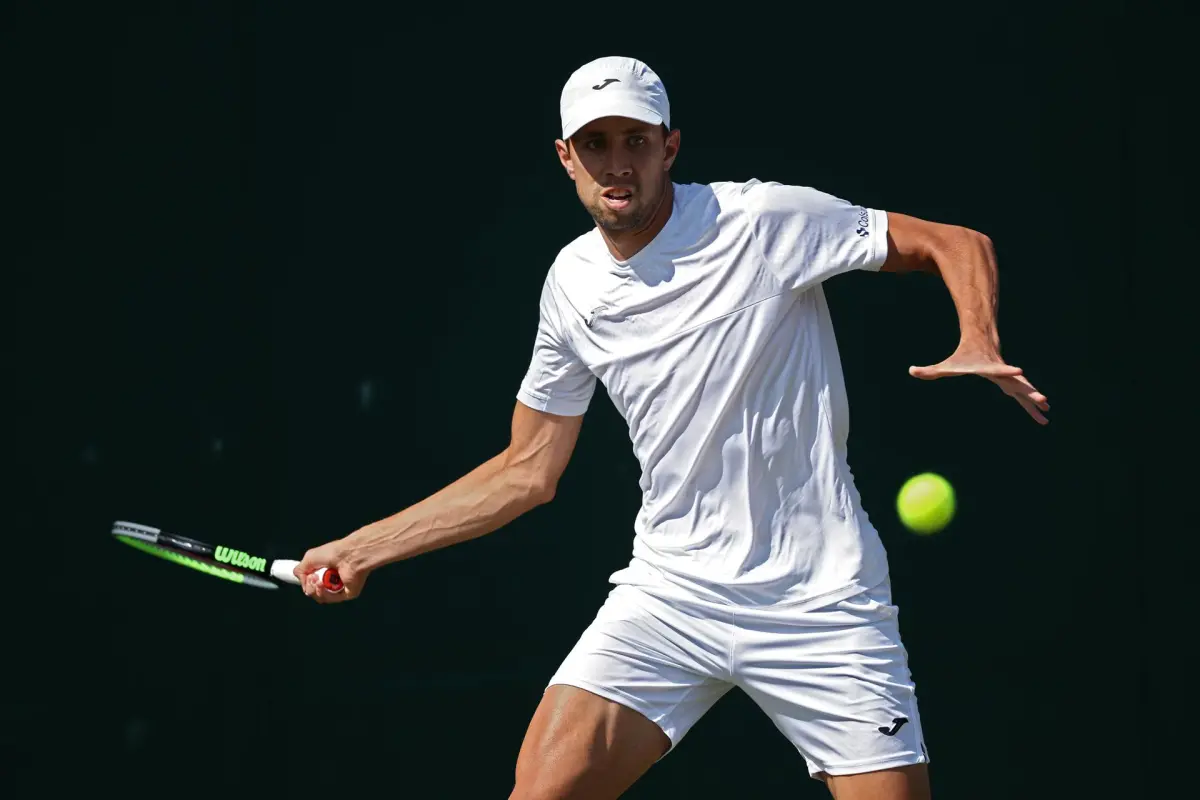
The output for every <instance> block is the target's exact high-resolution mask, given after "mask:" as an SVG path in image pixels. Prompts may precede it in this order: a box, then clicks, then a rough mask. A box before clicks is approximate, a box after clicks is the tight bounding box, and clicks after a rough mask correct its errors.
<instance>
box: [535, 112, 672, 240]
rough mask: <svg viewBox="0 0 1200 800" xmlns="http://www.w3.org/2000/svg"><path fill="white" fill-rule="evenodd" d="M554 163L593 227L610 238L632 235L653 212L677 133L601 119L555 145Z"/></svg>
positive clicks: (620, 119) (662, 191)
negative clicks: (568, 180)
mask: <svg viewBox="0 0 1200 800" xmlns="http://www.w3.org/2000/svg"><path fill="white" fill-rule="evenodd" d="M557 147H558V155H559V160H560V161H562V165H563V167H564V168H565V169H566V170H567V174H568V175H570V176H571V179H572V180H574V181H575V191H576V192H577V193H578V194H579V199H580V201H581V202H582V203H583V206H584V208H586V209H587V210H588V213H589V214H591V215H592V218H593V219H594V220H595V221H596V224H597V225H598V226H600V227H601V228H602V229H604V230H606V231H608V232H610V233H618V232H623V231H636V230H639V229H641V228H642V227H644V226H645V225H646V224H647V223H648V222H649V221H650V220H651V218H653V216H654V212H655V211H657V210H658V207H659V204H660V203H661V202H662V199H663V196H664V194H665V192H666V184H667V181H668V180H669V178H668V171H669V170H670V168H671V164H672V163H674V161H675V156H676V154H677V152H678V150H679V132H678V131H673V132H672V133H671V134H670V135H669V136H666V135H665V134H664V132H663V128H662V126H660V125H649V124H647V123H645V122H638V121H636V120H631V119H626V118H624V117H605V118H604V119H598V120H596V121H595V122H591V123H589V124H587V125H585V126H584V127H582V128H580V129H579V130H578V131H577V132H576V133H575V135H574V136H572V137H571V140H570V142H569V143H567V142H563V141H561V140H560V141H559V142H558V143H557Z"/></svg>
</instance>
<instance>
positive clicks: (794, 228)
mask: <svg viewBox="0 0 1200 800" xmlns="http://www.w3.org/2000/svg"><path fill="white" fill-rule="evenodd" d="M561 118H562V138H561V139H559V140H558V141H557V142H556V148H557V153H558V158H559V161H560V162H561V164H562V167H563V169H564V170H565V171H566V174H567V176H568V177H569V178H570V179H571V180H572V181H573V182H574V184H575V190H576V193H577V194H578V195H579V199H580V201H581V202H582V203H583V205H584V207H585V208H586V209H587V211H588V212H589V213H590V214H591V216H592V218H593V219H594V220H595V226H594V227H593V228H591V229H590V230H588V231H587V232H586V233H584V234H583V235H581V236H579V237H578V238H577V239H575V240H574V241H572V242H570V243H569V244H568V245H567V246H566V247H564V248H563V249H562V250H561V252H560V253H559V254H558V257H557V258H556V259H555V261H554V263H553V264H552V265H551V266H550V268H549V270H548V274H547V276H546V279H545V283H544V286H543V288H542V291H541V298H540V324H539V326H538V328H537V333H536V338H535V341H534V344H533V352H532V358H531V363H530V365H529V369H528V372H527V373H526V374H525V376H524V379H523V381H522V382H521V383H520V386H519V390H518V391H517V393H516V395H517V396H516V400H517V402H516V408H515V411H514V414H513V418H512V431H511V442H510V444H509V445H508V447H507V449H505V450H504V451H503V452H502V453H499V454H498V455H496V456H495V457H494V458H492V459H491V460H489V461H487V462H485V463H484V464H482V465H481V466H479V467H478V468H477V469H475V470H474V471H472V472H470V473H469V474H467V475H466V476H464V477H462V478H461V479H459V480H458V481H456V482H454V483H453V484H451V485H450V486H448V487H446V488H445V489H443V490H441V491H439V492H438V493H436V494H434V495H433V496H431V497H429V498H428V499H426V500H423V501H422V502H420V503H418V504H416V505H414V506H412V507H410V508H408V509H406V510H403V511H401V512H399V513H397V514H395V515H393V516H391V517H388V518H386V519H383V520H380V521H379V522H376V523H373V524H371V525H368V526H366V527H364V528H362V529H360V530H358V531H356V532H354V533H352V534H351V535H349V536H347V537H345V538H342V539H340V540H336V541H333V542H331V543H329V544H326V545H323V546H321V547H317V548H315V549H313V550H311V551H309V552H308V553H307V554H306V555H305V557H304V559H303V561H302V562H301V564H300V565H299V566H298V567H297V569H296V572H297V576H298V577H300V578H301V579H302V580H304V577H305V576H306V575H308V573H310V572H312V571H313V570H314V569H316V568H317V567H320V566H333V567H336V568H337V569H338V570H340V571H341V576H342V579H343V581H344V582H345V591H344V592H343V593H340V594H336V595H334V594H329V593H327V592H324V591H323V590H321V589H320V588H319V587H318V586H317V585H316V584H315V582H314V581H312V580H311V579H310V580H308V581H306V582H305V592H306V593H307V594H308V595H309V596H310V597H312V598H313V599H314V600H316V601H317V602H322V603H325V602H341V601H344V600H349V599H352V598H354V597H358V596H359V595H360V594H361V592H362V590H363V586H364V585H365V583H366V581H367V576H368V575H369V574H370V573H371V572H372V571H373V570H375V569H378V568H379V567H381V566H383V565H386V564H389V563H392V562H396V561H399V560H402V559H407V558H412V557H413V556H416V555H418V554H421V553H424V552H428V551H430V550H434V549H436V548H441V547H446V546H448V545H451V544H455V543H458V542H463V541H466V540H469V539H472V538H475V537H478V536H481V535H484V534H486V533H489V532H491V531H494V530H496V529H497V528H500V527H501V526H503V525H505V524H506V523H508V522H510V521H511V520H513V519H514V518H516V517H517V516H519V515H521V514H524V513H526V512H528V511H530V510H531V509H533V508H535V507H536V506H538V505H540V504H543V503H547V502H549V501H550V500H551V499H552V498H553V497H554V493H555V487H556V485H557V483H558V481H559V478H560V476H561V475H562V474H563V471H564V469H565V468H566V466H567V462H568V460H569V459H570V457H571V453H572V450H573V449H574V447H575V444H576V437H577V436H578V434H579V430H580V425H581V423H582V420H583V416H584V412H585V411H586V410H587V408H588V405H589V403H590V401H591V399H592V396H593V392H594V390H595V388H596V385H597V383H599V384H601V385H602V386H603V387H604V388H605V389H606V390H607V392H608V395H609V397H610V398H611V400H612V402H613V403H614V404H615V405H616V408H617V409H618V410H619V411H620V413H621V414H622V415H623V417H624V418H625V420H626V421H627V423H628V426H629V436H630V439H631V441H632V444H633V450H634V453H635V454H636V456H637V458H638V460H639V463H640V465H641V469H642V473H641V481H640V486H641V491H642V506H641V509H640V511H639V513H638V515H637V517H636V520H635V521H634V525H633V527H634V536H633V552H632V558H631V560H630V562H629V564H628V565H627V566H626V567H624V568H623V569H621V570H620V571H618V572H617V573H615V574H614V575H613V576H612V577H611V581H612V583H613V584H614V585H613V588H612V589H611V591H610V594H609V596H608V599H607V601H606V602H605V603H604V604H603V606H602V607H601V608H600V609H599V612H598V614H597V616H596V617H595V620H594V621H593V622H592V624H591V625H590V626H589V627H588V628H587V629H586V630H585V631H584V632H583V633H582V636H581V637H580V638H579V640H578V643H577V644H576V645H575V647H574V648H573V649H572V650H571V652H570V653H568V654H567V655H566V657H565V660H564V661H563V662H562V664H561V666H560V668H559V669H558V671H557V672H556V674H554V675H553V677H552V678H551V679H550V681H549V684H548V686H547V687H546V691H545V693H544V695H543V698H542V700H541V703H540V705H539V706H538V708H537V710H536V711H535V712H534V714H533V718H532V721H531V723H530V725H529V728H528V731H527V734H526V738H525V740H524V743H523V745H522V747H521V750H520V754H519V756H518V758H517V762H516V774H515V785H514V789H513V792H512V795H511V797H512V798H514V799H516V798H520V800H531V798H584V797H586V798H601V797H616V796H618V795H620V794H621V793H623V792H624V791H625V790H627V789H628V788H629V787H630V786H631V785H633V784H634V782H635V781H636V780H637V779H638V778H639V776H641V775H642V774H643V773H644V772H646V770H648V769H649V768H650V767H651V766H652V765H653V764H654V763H655V762H657V761H658V760H659V759H661V758H663V757H664V756H666V755H667V754H668V753H669V752H670V751H671V750H672V749H673V748H675V747H677V746H678V745H679V743H680V741H681V740H682V739H683V738H684V736H685V735H686V734H687V732H688V731H689V730H690V729H691V728H692V726H693V725H695V724H696V723H697V722H698V721H699V720H700V718H701V717H702V716H703V715H704V714H705V712H706V711H707V710H708V709H709V708H711V707H712V706H713V704H714V703H716V702H717V701H718V700H719V699H720V698H721V697H722V696H723V695H724V694H725V693H726V692H728V691H729V690H730V689H732V688H733V687H739V688H740V689H742V690H743V691H745V692H746V693H747V694H748V695H749V697H750V698H752V699H753V701H754V702H755V703H756V704H757V705H758V706H759V707H760V708H761V709H762V711H763V712H764V714H765V715H766V716H767V717H768V718H769V719H770V720H771V722H773V723H774V724H775V726H776V727H777V729H778V730H779V731H780V733H781V734H782V735H783V736H785V737H787V739H788V740H789V741H790V742H791V743H792V744H793V745H794V746H795V748H796V750H797V751H798V752H799V753H800V755H801V756H802V757H803V759H804V761H805V762H806V766H807V769H808V772H809V774H810V775H811V776H812V777H814V778H816V779H818V780H822V781H824V782H825V784H826V786H827V787H828V789H829V791H830V793H831V794H832V795H833V796H834V797H835V798H837V800H860V799H862V798H873V799H874V800H880V799H883V798H887V799H888V800H908V799H910V798H927V797H929V795H930V789H929V782H928V773H927V765H928V762H929V751H928V749H927V747H926V743H925V737H924V733H923V730H922V727H921V716H920V712H919V710H918V707H917V697H916V692H915V688H914V682H913V678H912V675H911V674H910V671H909V667H908V663H907V654H906V651H905V648H904V645H903V643H902V641H901V636H900V631H899V627H898V621H897V609H896V607H895V605H894V604H893V603H892V598H891V593H890V584H889V573H888V564H887V557H886V554H885V551H884V548H883V546H882V544H881V541H880V538H879V536H878V534H877V532H876V530H875V529H874V528H873V527H872V525H871V523H870V521H869V520H868V518H867V515H866V514H865V513H864V511H863V508H862V504H861V501H860V497H859V494H858V491H857V490H856V488H855V484H854V480H853V477H852V475H851V473H850V469H849V467H848V465H847V455H846V442H847V432H848V424H849V421H848V414H847V400H846V395H845V388H844V385H843V378H842V372H841V367H840V362H839V355H838V348H837V345H836V343H835V341H834V330H833V326H832V323H831V321H830V315H829V309H828V307H827V305H826V301H825V297H824V295H823V292H822V286H821V285H822V282H823V281H825V280H827V279H829V278H832V277H834V276H836V275H839V274H842V273H846V272H849V271H851V270H866V271H878V270H884V271H897V272H902V271H912V270H923V271H929V272H932V273H935V274H937V275H939V276H940V278H941V279H942V280H943V281H944V283H945V286H946V288H947V290H948V291H949V293H950V296H951V297H952V298H953V302H954V305H955V307H956V309H957V315H958V321H959V327H960V340H959V344H958V347H957V348H956V350H955V351H954V352H953V353H952V354H951V355H950V357H949V358H947V359H946V360H945V361H942V362H941V363H940V364H936V365H933V366H927V367H912V368H911V369H910V373H911V374H912V375H913V376H914V377H916V378H922V379H937V378H943V377H947V376H955V375H977V376H982V377H984V378H986V379H988V380H990V381H992V382H993V383H994V384H996V385H997V386H998V387H999V388H1000V389H1001V390H1003V391H1004V392H1005V393H1006V394H1008V395H1009V396H1011V397H1012V398H1013V399H1015V401H1016V402H1017V403H1019V404H1020V406H1021V407H1022V408H1023V409H1024V410H1025V411H1026V412H1028V414H1029V415H1030V416H1031V417H1032V418H1033V419H1035V420H1036V421H1037V422H1038V423H1042V424H1044V423H1046V421H1047V420H1046V417H1045V416H1044V414H1043V413H1042V412H1045V411H1048V410H1049V406H1048V404H1047V402H1046V397H1045V396H1044V395H1042V394H1041V393H1040V392H1038V391H1037V390H1036V389H1034V388H1033V386H1031V385H1030V383H1029V382H1028V381H1027V380H1026V379H1025V378H1024V376H1023V375H1022V371H1021V370H1020V369H1018V368H1016V367H1013V366H1010V365H1008V364H1006V363H1005V362H1004V360H1003V359H1002V358H1001V356H1000V340H999V337H998V334H997V328H996V258H995V254H994V252H993V249H992V245H991V242H990V241H989V240H988V238H987V237H986V236H984V235H982V234H980V233H977V232H975V231H972V230H967V229H964V228H961V227H955V226H951V225H944V224H937V223H933V222H927V221H923V220H920V219H915V218H913V217H910V216H905V215H903V214H896V213H891V212H885V211H880V210H876V209H873V208H864V207H860V206H856V205H853V204H852V203H849V202H847V201H844V200H841V199H839V198H837V197H833V196H831V195H829V194H825V193H823V192H821V191H819V190H817V189H814V188H808V187H803V186H790V185H782V184H779V183H775V182H765V181H759V180H747V181H745V182H728V183H712V184H707V185H699V184H687V185H683V184H677V183H674V182H673V181H672V180H671V178H670V170H671V166H672V164H674V162H675V159H676V158H677V157H678V155H679V149H680V134H679V131H678V130H672V129H671V128H670V106H669V103H668V100H667V94H666V91H665V89H664V86H663V84H662V82H661V80H660V79H659V77H658V76H657V75H656V74H655V73H654V72H653V71H652V70H651V69H650V68H649V67H648V66H647V65H646V64H645V63H642V62H640V61H638V60H635V59H630V58H620V57H610V58H601V59H599V60H596V61H593V62H591V63H589V64H586V65H584V66H583V67H581V68H580V69H578V70H577V71H576V72H575V73H574V74H572V75H571V77H570V78H569V80H568V81H567V83H566V85H565V87H564V88H563V90H562V96H561Z"/></svg>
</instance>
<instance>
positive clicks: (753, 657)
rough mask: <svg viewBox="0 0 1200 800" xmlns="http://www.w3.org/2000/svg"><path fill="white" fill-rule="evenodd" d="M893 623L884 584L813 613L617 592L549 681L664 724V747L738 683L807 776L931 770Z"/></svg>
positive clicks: (905, 660) (637, 591) (893, 609)
mask: <svg viewBox="0 0 1200 800" xmlns="http://www.w3.org/2000/svg"><path fill="white" fill-rule="evenodd" d="M897 617H898V611H897V609H896V607H895V606H894V605H892V602H891V586H890V584H889V583H887V582H885V583H883V584H882V585H880V586H878V587H876V588H874V589H872V590H870V591H867V592H864V593H862V594H859V595H856V596H854V597H851V598H849V599H846V600H842V601H840V602H837V603H833V604H831V605H829V606H827V607H825V608H819V609H815V610H808V611H794V610H789V609H787V608H781V609H753V608H750V609H748V608H744V607H740V606H728V605H718V604H714V603H710V602H707V601H703V600H697V599H680V598H676V597H674V596H671V597H670V598H669V599H668V597H667V596H659V595H657V594H652V593H650V592H647V591H646V590H643V589H640V588H635V587H632V586H625V585H621V586H617V587H615V588H614V589H613V590H612V592H611V593H610V594H609V596H608V599H607V601H606V602H605V603H604V605H603V606H602V607H601V609H600V611H599V613H598V614H597V615H596V619H595V621H594V622H592V624H591V625H590V626H589V627H588V628H587V630H586V631H584V633H583V635H582V636H581V637H580V639H579V642H578V643H577V644H576V645H575V647H574V648H573V649H572V650H571V652H570V654H568V656H567V658H566V659H565V660H564V661H563V663H562V666H561V667H559V669H558V671H557V672H556V673H555V675H554V677H553V678H552V679H551V680H550V683H549V685H550V686H553V685H555V684H566V685H570V686H575V687H578V688H580V689H585V690H587V691H589V692H592V693H594V694H597V695H600V696H601V697H604V698H607V699H609V700H612V701H613V702H616V703H620V704H622V705H624V706H628V707H629V708H632V709H634V710H635V711H638V712H640V713H641V714H643V715H644V716H645V717H647V718H648V719H650V720H651V721H652V722H654V723H656V724H657V725H658V726H659V727H660V728H662V730H663V732H664V733H665V734H666V735H667V737H668V738H669V739H670V740H671V747H670V750H674V748H675V747H676V746H677V745H678V744H679V742H680V741H681V740H682V739H683V737H684V736H685V735H686V734H687V732H688V730H689V729H691V727H692V726H693V725H695V724H696V722H698V721H699V720H700V717H702V716H703V715H704V713H705V712H706V711H708V709H710V708H712V706H713V704H714V703H716V702H717V700H719V699H721V697H722V696H724V695H725V693H726V692H728V691H729V690H730V689H732V688H733V687H735V686H736V687H738V688H740V689H742V690H743V691H744V692H746V694H748V695H749V696H750V698H751V699H752V700H753V701H754V702H755V703H756V704H757V705H758V706H759V708H761V709H762V710H763V711H764V712H765V713H766V715H767V716H768V717H769V718H770V719H771V721H772V722H774V723H775V726H776V727H777V728H778V729H779V730H780V731H781V732H782V733H783V735H784V736H786V737H787V738H788V740H789V741H791V743H792V744H793V745H794V746H795V747H796V749H797V750H799V751H800V754H801V755H802V756H803V757H804V760H805V762H806V763H807V765H808V771H809V774H810V775H811V776H813V777H819V775H820V773H827V774H829V775H849V774H855V773H859V772H870V771H873V770H879V769H888V768H893V767H899V766H905V765H908V764H920V763H926V762H928V760H929V757H928V754H927V752H926V749H925V741H924V737H923V735H922V732H921V718H920V716H919V714H918V712H917V698H916V691H915V687H914V685H913V680H912V677H911V675H910V674H909V670H908V654H907V652H906V651H905V649H904V645H903V644H901V641H900V629H899V624H898V620H897ZM670 750H668V752H670Z"/></svg>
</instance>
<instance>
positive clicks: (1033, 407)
mask: <svg viewBox="0 0 1200 800" xmlns="http://www.w3.org/2000/svg"><path fill="white" fill-rule="evenodd" d="M1017 402H1018V403H1020V404H1021V407H1022V408H1024V409H1025V411H1026V412H1028V414H1029V416H1031V417H1033V418H1034V419H1035V420H1037V422H1038V424H1039V425H1049V424H1050V420H1048V419H1046V417H1045V415H1043V414H1042V412H1041V411H1039V410H1038V405H1037V403H1034V402H1033V401H1032V400H1030V399H1029V398H1028V397H1023V396H1018V397H1017ZM1049 407H1050V406H1046V408H1049Z"/></svg>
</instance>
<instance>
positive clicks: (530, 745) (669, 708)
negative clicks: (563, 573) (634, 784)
mask: <svg viewBox="0 0 1200 800" xmlns="http://www.w3.org/2000/svg"><path fill="white" fill-rule="evenodd" d="M729 635H730V628H729V625H728V620H721V619H711V618H708V617H705V616H704V615H700V614H693V613H691V612H689V611H686V610H682V609H681V608H679V607H677V606H675V605H672V604H669V603H666V602H664V601H663V600H661V599H659V598H654V597H651V596H649V595H647V594H646V593H644V592H641V591H639V590H636V589H632V588H630V587H617V588H616V589H615V590H614V591H613V592H611V593H610V595H609V597H608V600H607V601H606V602H605V604H604V606H603V607H602V608H601V609H600V611H599V612H598V613H597V615H596V618H595V620H593V622H592V623H591V624H590V625H589V626H588V628H587V630H585V631H584V632H583V634H582V635H581V636H580V638H579V641H578V642H577V643H576V644H575V646H574V647H573V648H572V650H571V652H570V653H569V654H568V655H567V657H566V658H565V659H564V660H563V662H562V664H561V665H560V666H559V668H558V670H557V671H556V672H555V674H554V676H553V677H552V678H551V680H550V682H549V686H548V688H547V689H546V693H545V695H544V696H543V699H542V702H541V703H540V704H539V706H538V709H537V712H536V713H535V715H534V719H533V721H532V722H531V724H530V728H529V731H528V732H527V734H526V738H525V742H524V744H523V745H522V749H521V755H520V757H519V759H518V770H517V789H518V791H517V792H516V794H515V795H514V796H516V797H523V798H524V797H541V796H543V793H546V794H545V795H544V796H550V797H615V796H616V795H615V794H612V793H611V791H612V790H613V789H614V788H615V787H621V786H624V787H625V788H627V787H628V785H629V782H631V781H633V780H636V778H637V777H638V776H640V775H641V774H642V773H643V772H645V771H646V770H647V769H649V768H650V766H652V765H653V764H654V762H656V761H658V760H659V759H661V758H662V757H663V756H665V755H666V754H667V753H668V752H670V751H671V750H672V749H673V748H674V747H675V746H676V745H678V744H679V742H680V740H681V739H682V738H683V737H684V736H685V735H686V734H687V732H688V731H689V730H690V729H691V728H692V726H693V725H695V724H696V722H698V721H699V720H700V718H701V717H702V716H703V715H704V714H705V713H706V712H707V711H708V709H709V708H711V707H712V706H713V704H714V703H716V702H717V701H718V700H719V699H720V698H721V697H723V696H724V695H725V693H726V692H728V691H729V690H730V689H732V688H733V685H732V684H731V683H730V682H729V681H728V678H729V677H730V676H729V673H728V670H727V665H728V660H727V657H728V653H729V651H730V647H729V645H730V641H729ZM554 787H563V788H562V790H561V792H560V793H559V794H554V793H553V792H554V791H556V789H555V788H554Z"/></svg>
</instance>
